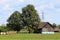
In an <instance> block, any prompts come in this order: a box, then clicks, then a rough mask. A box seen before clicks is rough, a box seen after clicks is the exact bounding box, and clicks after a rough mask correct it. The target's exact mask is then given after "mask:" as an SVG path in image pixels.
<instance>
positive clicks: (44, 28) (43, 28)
mask: <svg viewBox="0 0 60 40" xmlns="http://www.w3.org/2000/svg"><path fill="white" fill-rule="evenodd" d="M35 32H37V33H42V32H54V29H53V28H52V25H51V24H50V23H49V22H41V23H40V24H39V27H38V30H36V31H35Z"/></svg>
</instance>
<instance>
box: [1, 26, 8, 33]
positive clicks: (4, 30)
mask: <svg viewBox="0 0 60 40" xmlns="http://www.w3.org/2000/svg"><path fill="white" fill-rule="evenodd" d="M7 31H8V28H7V27H6V26H0V32H7Z"/></svg>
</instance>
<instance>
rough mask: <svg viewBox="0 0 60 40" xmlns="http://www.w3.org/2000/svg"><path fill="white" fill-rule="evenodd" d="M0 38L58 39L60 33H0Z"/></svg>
mask: <svg viewBox="0 0 60 40" xmlns="http://www.w3.org/2000/svg"><path fill="white" fill-rule="evenodd" d="M0 40H60V33H56V34H14V35H0Z"/></svg>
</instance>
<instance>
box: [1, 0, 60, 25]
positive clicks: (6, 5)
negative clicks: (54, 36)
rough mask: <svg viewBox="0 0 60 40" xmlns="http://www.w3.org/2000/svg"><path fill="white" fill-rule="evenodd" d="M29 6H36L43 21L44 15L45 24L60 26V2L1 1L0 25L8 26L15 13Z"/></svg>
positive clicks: (40, 0)
mask: <svg viewBox="0 0 60 40" xmlns="http://www.w3.org/2000/svg"><path fill="white" fill-rule="evenodd" d="M28 4H32V5H34V6H35V9H36V10H37V12H38V15H39V17H40V18H41V20H43V19H42V12H43V13H44V22H50V23H51V24H53V23H56V24H60V0H0V24H7V19H8V18H9V16H10V15H11V14H12V13H13V12H14V11H16V10H17V11H19V12H21V10H22V8H23V7H25V6H26V5H28Z"/></svg>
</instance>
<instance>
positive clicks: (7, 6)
mask: <svg viewBox="0 0 60 40" xmlns="http://www.w3.org/2000/svg"><path fill="white" fill-rule="evenodd" d="M12 9H13V8H12V7H11V5H10V4H5V5H4V7H3V8H2V10H12Z"/></svg>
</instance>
